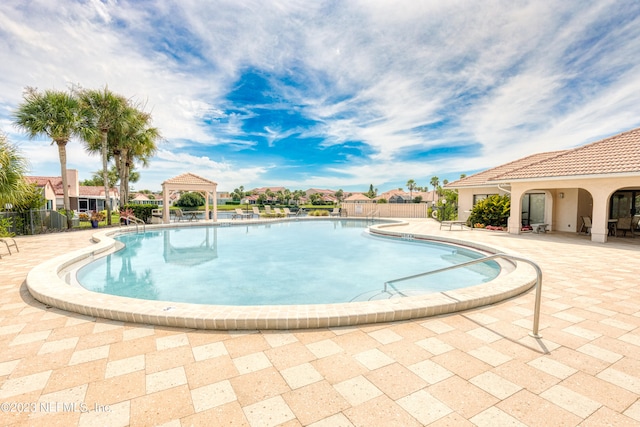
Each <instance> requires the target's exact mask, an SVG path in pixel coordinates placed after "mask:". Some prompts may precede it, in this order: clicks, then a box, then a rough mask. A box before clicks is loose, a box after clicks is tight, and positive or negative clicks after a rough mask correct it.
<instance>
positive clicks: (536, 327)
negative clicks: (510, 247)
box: [384, 253, 542, 338]
mask: <svg viewBox="0 0 640 427" xmlns="http://www.w3.org/2000/svg"><path fill="white" fill-rule="evenodd" d="M496 258H506V259H510V260H514V261H522V262H526V263H527V264H529V265H531V266H532V267H533V268H534V270H535V271H536V301H535V307H534V312H533V330H532V332H529V335H531V336H532V337H534V338H542V337H541V336H540V335H539V334H538V330H539V327H540V300H541V298H542V269H540V266H538V264H536V263H535V262H533V261H531V260H530V259H527V258H522V257H519V256H515V255H509V254H504V253H497V254H493V255H488V256H486V257H483V258H478V259H474V260H471V261H467V262H463V263H461V264H455V265H450V266H449V267H444V268H439V269H437V270H431V271H426V272H424V273H419V274H413V275H411V276H405V277H400V278H398V279H393V280H389V281H387V282H384V292H387V287H388V286H393V283H396V282H402V281H405V280H410V279H415V278H418V277H423V276H429V275H432V274H436V273H442V272H444V271H449V270H454V269H457V268H461V267H466V266H469V265H473V264H479V263H481V262H485V261H489V260H492V259H496Z"/></svg>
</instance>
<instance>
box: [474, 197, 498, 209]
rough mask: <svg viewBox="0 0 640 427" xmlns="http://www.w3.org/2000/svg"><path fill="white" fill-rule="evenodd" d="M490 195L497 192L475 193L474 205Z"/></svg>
mask: <svg viewBox="0 0 640 427" xmlns="http://www.w3.org/2000/svg"><path fill="white" fill-rule="evenodd" d="M489 196H497V194H474V195H473V206H475V205H477V204H478V202H481V201H483V200H484V199H486V198H487V197H489Z"/></svg>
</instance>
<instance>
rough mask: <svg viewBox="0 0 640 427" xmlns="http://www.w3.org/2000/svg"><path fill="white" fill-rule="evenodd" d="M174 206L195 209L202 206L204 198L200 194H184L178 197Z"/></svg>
mask: <svg viewBox="0 0 640 427" xmlns="http://www.w3.org/2000/svg"><path fill="white" fill-rule="evenodd" d="M175 205H176V206H177V207H179V208H197V207H199V206H202V205H204V197H203V196H202V194H200V193H195V192H189V193H184V194H182V195H181V196H180V198H179V199H178V201H177V202H176V203H175Z"/></svg>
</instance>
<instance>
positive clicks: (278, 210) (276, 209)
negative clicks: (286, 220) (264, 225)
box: [273, 208, 284, 216]
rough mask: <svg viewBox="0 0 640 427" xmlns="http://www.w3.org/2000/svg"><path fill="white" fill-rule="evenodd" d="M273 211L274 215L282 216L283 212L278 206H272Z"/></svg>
mask: <svg viewBox="0 0 640 427" xmlns="http://www.w3.org/2000/svg"><path fill="white" fill-rule="evenodd" d="M273 213H275V214H276V216H284V213H283V212H282V211H281V210H280V208H273Z"/></svg>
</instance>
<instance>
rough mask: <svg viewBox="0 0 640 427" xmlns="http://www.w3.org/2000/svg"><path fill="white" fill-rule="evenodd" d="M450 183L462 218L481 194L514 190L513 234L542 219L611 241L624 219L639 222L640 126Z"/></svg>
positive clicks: (557, 227) (558, 227)
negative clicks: (589, 225)
mask: <svg viewBox="0 0 640 427" xmlns="http://www.w3.org/2000/svg"><path fill="white" fill-rule="evenodd" d="M445 187H446V188H450V189H457V190H458V200H459V205H458V214H459V218H460V219H462V220H464V219H467V218H468V217H469V213H470V211H471V209H472V208H473V206H474V205H475V203H477V202H478V201H479V200H481V199H482V198H485V197H487V196H488V195H492V194H510V195H511V216H510V218H509V232H510V233H516V234H518V233H520V232H521V229H522V226H524V225H530V224H532V223H538V224H540V223H543V224H548V226H549V228H550V229H551V230H557V231H568V232H581V231H586V232H589V233H591V240H592V241H595V242H606V241H607V238H608V236H610V235H617V232H618V230H617V222H618V221H619V220H621V219H623V218H625V219H628V218H632V219H634V221H633V222H634V224H637V222H638V218H640V128H637V129H632V130H629V131H627V132H623V133H620V134H618V135H614V136H611V137H608V138H605V139H602V140H599V141H596V142H592V143H590V144H586V145H583V146H580V147H576V148H574V149H571V150H563V151H553V152H547V153H539V154H534V155H531V156H527V157H524V158H522V159H518V160H515V161H513V162H510V163H507V164H505V165H501V166H498V167H495V168H491V169H488V170H486V171H483V172H480V173H477V174H474V175H471V176H468V177H465V178H462V179H460V180H458V181H455V182H451V183H449V184H447V185H446V186H445ZM587 223H591V227H587ZM638 231H640V230H638ZM625 235H626V232H625ZM630 235H631V236H634V230H631V233H630Z"/></svg>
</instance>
